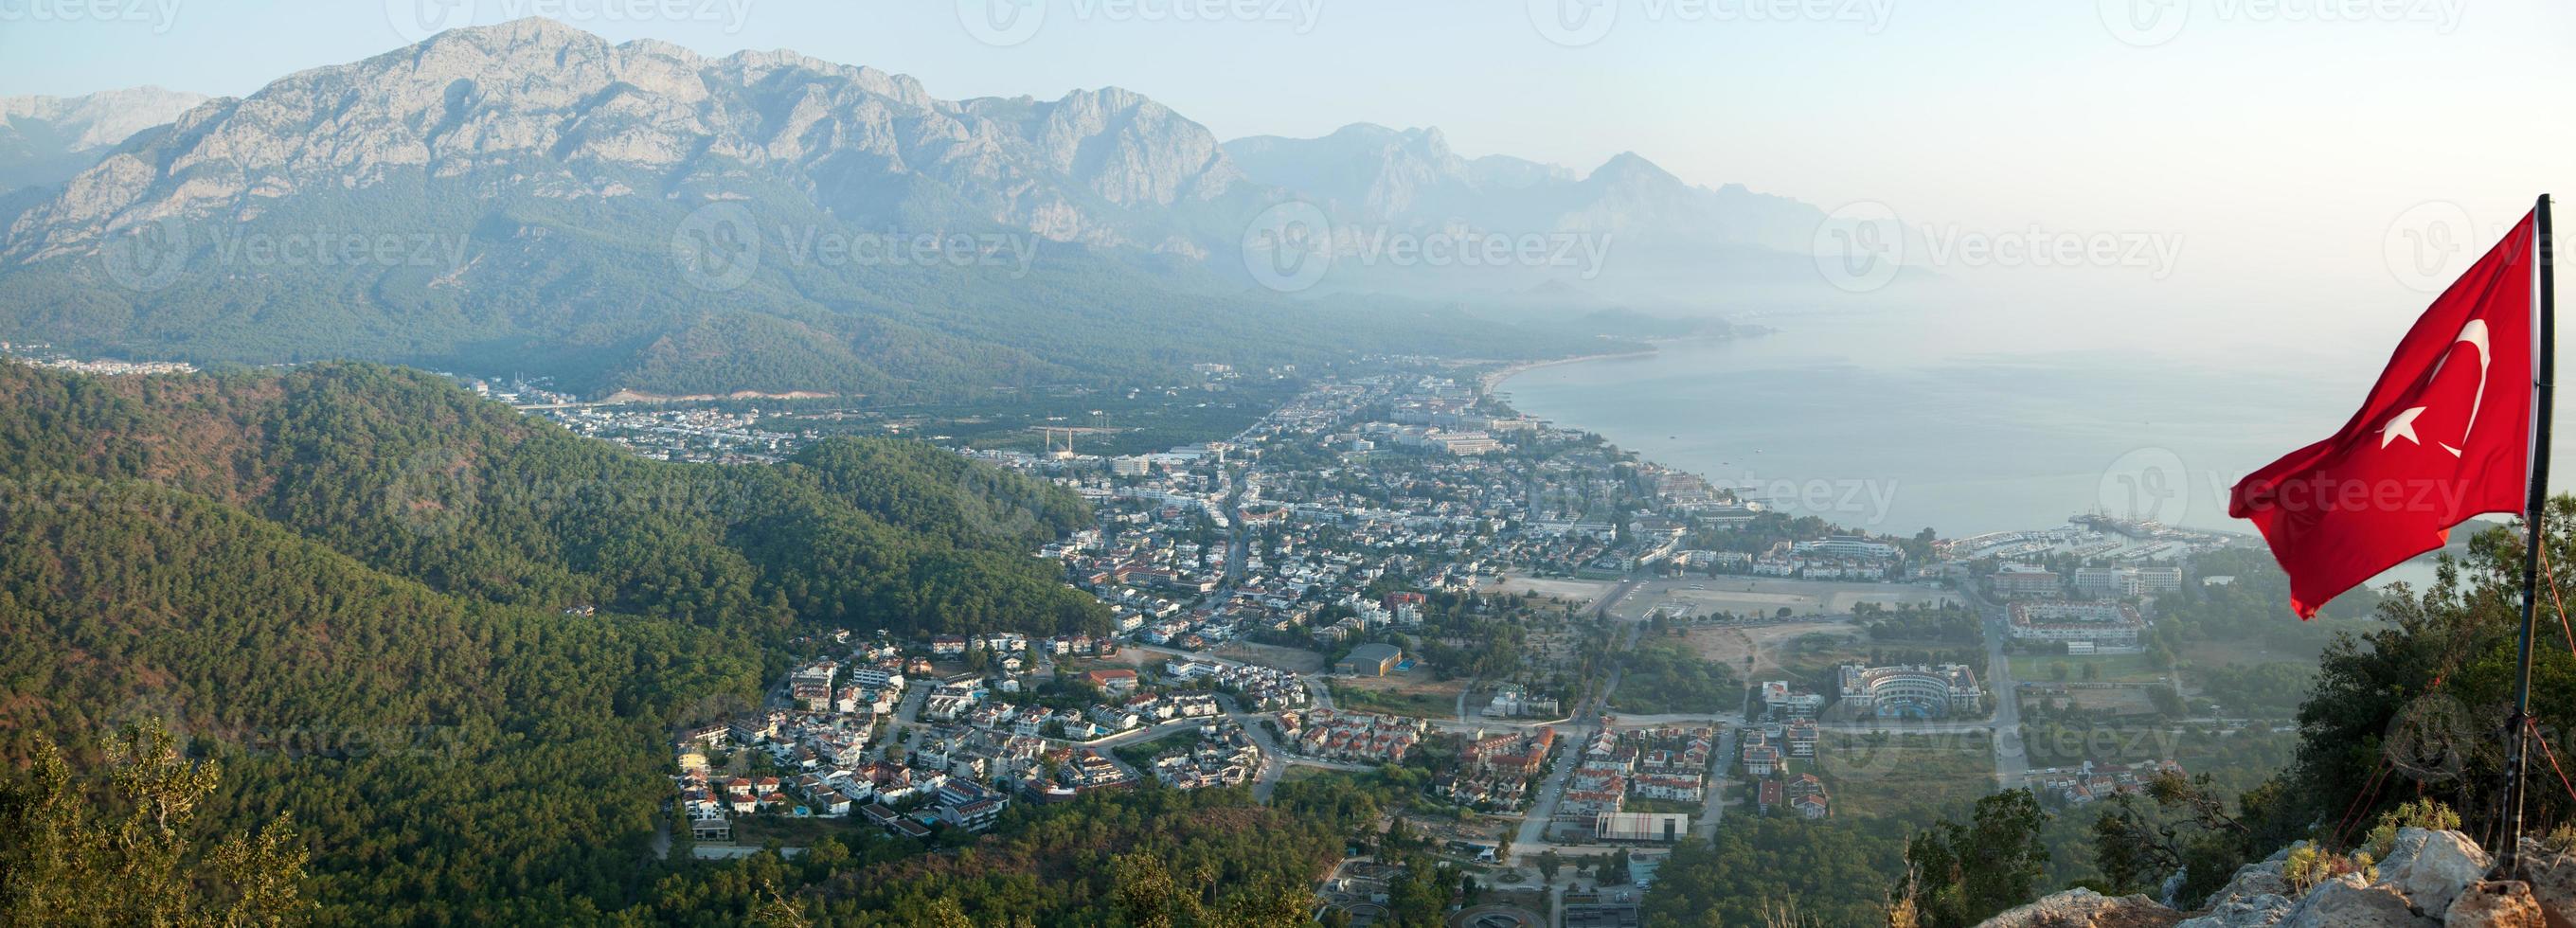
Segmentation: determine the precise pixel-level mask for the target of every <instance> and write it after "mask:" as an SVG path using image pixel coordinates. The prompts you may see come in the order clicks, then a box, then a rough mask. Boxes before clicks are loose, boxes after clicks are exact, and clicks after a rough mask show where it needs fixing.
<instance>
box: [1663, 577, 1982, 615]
mask: <svg viewBox="0 0 2576 928" xmlns="http://www.w3.org/2000/svg"><path fill="white" fill-rule="evenodd" d="M1944 601H1952V594H1951V593H1950V592H1949V591H1948V590H1941V589H1935V588H1932V587H1928V586H1915V585H1912V584H1903V583H1863V582H1856V581H1834V580H1788V579H1781V578H1776V577H1689V578H1683V579H1678V580H1657V581H1654V582H1651V583H1647V584H1645V585H1643V586H1640V587H1638V588H1637V591H1636V592H1634V593H1631V594H1629V595H1628V598H1627V599H1626V600H1623V601H1621V602H1620V603H1619V605H1618V606H1617V607H1616V608H1615V609H1614V610H1613V611H1614V612H1616V613H1618V614H1619V616H1620V617H1621V618H1630V619H1634V618H1640V617H1643V616H1644V615H1645V614H1646V613H1648V612H1652V611H1656V610H1662V611H1663V612H1664V613H1666V614H1668V615H1687V616H1704V615H1710V614H1713V613H1718V612H1731V613H1734V614H1737V615H1749V614H1755V613H1759V614H1763V615H1770V614H1773V613H1776V612H1778V611H1780V610H1781V609H1787V610H1789V612H1790V614H1792V615H1845V614H1849V613H1850V612H1851V610H1852V607H1854V606H1857V605H1859V604H1861V603H1877V604H1879V605H1882V606H1888V607H1894V606H1897V605H1900V604H1904V603H1920V604H1926V605H1929V604H1934V603H1940V602H1944Z"/></svg>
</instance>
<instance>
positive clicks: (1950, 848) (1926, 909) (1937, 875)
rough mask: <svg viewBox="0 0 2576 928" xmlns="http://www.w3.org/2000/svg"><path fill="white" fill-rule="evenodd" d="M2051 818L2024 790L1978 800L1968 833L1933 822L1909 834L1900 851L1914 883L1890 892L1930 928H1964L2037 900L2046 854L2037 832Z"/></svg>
mask: <svg viewBox="0 0 2576 928" xmlns="http://www.w3.org/2000/svg"><path fill="white" fill-rule="evenodd" d="M2047 819H2048V815H2047V813H2045V812H2042V811H2041V810H2040V808H2039V797H2037V796H2035V795H2032V794H2031V792H2030V791H2029V790H2019V789H2017V790H2007V791H2005V792H2000V793H1996V794H1994V795H1991V796H1987V797H1985V798H1983V799H1980V800H1977V808H1976V812H1975V814H1974V816H1973V817H1972V819H1971V820H1970V822H1969V823H1968V824H1966V825H1961V824H1959V823H1957V822H1951V821H1942V822H1936V823H1934V824H1933V825H1932V827H1930V828H1927V829H1924V830H1922V831H1918V832H1915V833H1914V838H1913V840H1912V841H1910V842H1909V843H1908V844H1907V846H1906V849H1905V862H1906V867H1907V870H1908V871H1909V873H1910V874H1912V877H1913V878H1912V879H1909V880H1907V881H1906V882H1905V883H1904V884H1901V885H1899V886H1898V887H1897V888H1896V890H1895V892H1894V899H1895V900H1897V901H1909V902H1911V903H1912V904H1913V906H1914V909H1915V911H1916V912H1917V917H1918V918H1920V919H1921V920H1922V924H1924V925H1926V926H1929V928H1966V926H1969V925H1974V924H1976V923H1978V922H1981V921H1984V920H1986V919H1987V918H1989V917H1991V916H1993V915H1994V914H1995V913H1998V912H2001V911H2003V910H2005V909H2008V908H2011V907H2013V906H2016V905H2020V904H2022V903H2025V902H2029V901H2030V900H2032V899H2034V898H2037V897H2038V889H2039V881H2040V877H2041V876H2042V875H2043V874H2045V873H2046V872H2047V868H2048V848H2047V846H2046V845H2043V844H2041V843H2040V836H2039V831H2040V826H2041V825H2042V824H2044V823H2046V821H2047Z"/></svg>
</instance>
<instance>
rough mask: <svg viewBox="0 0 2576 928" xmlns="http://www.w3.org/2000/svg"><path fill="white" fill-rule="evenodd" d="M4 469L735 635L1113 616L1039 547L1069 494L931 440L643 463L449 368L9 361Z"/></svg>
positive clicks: (475, 591)
mask: <svg viewBox="0 0 2576 928" xmlns="http://www.w3.org/2000/svg"><path fill="white" fill-rule="evenodd" d="M0 393H6V394H7V395H10V396H12V397H14V398H16V400H17V402H16V403H15V404H14V405H13V406H12V407H11V408H9V409H7V410H5V411H0V473H7V474H18V475H30V474H38V473H44V472H48V471H59V472H64V473H72V474H80V475H84V476H92V477H98V478H103V479H109V480H124V479H142V480H149V481H153V482H156V483H159V484H163V485H166V486H169V487H172V488H174V489H179V490H183V491H186V492H189V493H192V494H195V495H199V496H203V497H206V498H208V499H211V500H216V501H220V502H225V503H229V504H232V505H234V506H238V507H240V508H241V509H243V510H245V511H247V512H248V513H250V514H253V515H256V516H259V517H263V518H266V519H268V520H270V521H273V522H276V523H278V524H280V525H282V526H285V527H287V528H289V529H292V530H294V531H295V532H297V533H300V534H302V535H304V536H306V537H308V538H311V539H313V540H315V541H319V542H321V543H323V544H325V545H327V546H329V547H331V548H333V549H335V550H338V551H340V552H342V553H345V554H348V555H349V556H351V557H354V558H357V559H358V560H360V561H362V562H364V563H366V564H368V565H370V566H373V567H376V568H378V569H380V570H384V571H386V572H388V573H392V574H395V575H398V576H402V577H406V578H410V579H413V580H416V581H419V582H421V583H423V584H425V585H427V586H429V587H431V588H433V589H437V590H440V591H444V592H450V593H455V594H458V595H462V596H467V597H471V598H475V599H480V600H489V601H492V602H499V603H511V604H518V605H526V606H537V607H545V608H551V609H558V610H560V609H569V608H578V607H595V608H597V609H599V610H602V611H611V612H620V613H631V614H638V615H650V616H663V617H670V618H677V619H684V620H688V621H691V622H694V623H696V624H699V625H701V626H707V627H721V628H725V629H728V630H735V631H742V630H764V631H767V632H775V631H778V630H782V629H784V628H785V627H786V626H787V624H788V623H789V622H790V621H791V619H792V618H802V619H806V620H810V621H818V622H825V623H839V624H848V625H852V626H863V627H866V628H869V629H874V628H881V627H882V628H890V629H894V630H896V631H899V632H911V631H919V632H966V631H974V630H979V629H987V628H1013V629H1023V630H1027V631H1031V632H1041V631H1043V632H1052V631H1058V630H1073V629H1085V628H1088V629H1090V630H1093V631H1100V630H1104V629H1103V626H1102V625H1101V623H1103V622H1105V621H1106V614H1105V613H1104V612H1102V611H1101V609H1100V608H1099V606H1098V604H1097V603H1095V602H1094V601H1092V600H1091V599H1090V598H1089V597H1085V596H1081V595H1079V594H1077V593H1075V592H1074V591H1072V590H1070V589H1067V588H1065V587H1064V586H1063V585H1062V584H1061V583H1059V582H1058V578H1057V576H1056V575H1055V573H1054V571H1052V570H1050V569H1048V567H1047V566H1046V565H1043V564H1040V563H1037V562H1036V561H1034V560H1033V559H1031V558H1029V557H1028V556H1027V551H1028V550H1029V548H1030V547H1031V546H1033V545H1034V544H1035V543H1036V541H1037V540H1038V539H1039V538H1041V537H1045V536H1050V535H1052V534H1054V533H1055V532H1056V531H1057V530H1059V529H1061V528H1062V527H1065V526H1068V525H1070V524H1072V523H1073V522H1074V521H1077V520H1078V519H1079V518H1080V515H1079V513H1080V512H1081V504H1080V501H1079V500H1076V499H1074V498H1073V497H1072V496H1071V495H1070V494H1067V493H1065V492H1063V491H1061V490H1057V489H1054V488H1051V487H1048V486H1046V485H1043V484H1039V483H1035V482H1032V481H1027V480H1023V479H1021V478H1018V477H1015V476H1012V475H1009V474H1006V473H1002V472H1000V471H996V470H992V469H989V468H978V467H969V466H965V464H964V462H962V461H952V460H943V459H944V458H946V457H947V456H946V455H944V454H940V453H938V452H936V451H933V450H931V449H928V448H926V447H915V448H910V449H906V448H905V447H903V446H901V445H898V444H895V443H890V442H875V441H840V442H831V443H825V444H823V445H819V446H817V447H816V448H814V449H812V450H811V451H809V452H808V453H807V454H805V455H804V456H802V457H800V458H799V459H798V461H797V462H796V463H791V464H786V465H781V466H777V467H721V466H714V465H685V464H669V463H663V462H656V461H647V460H642V459H639V458H636V457H634V456H633V455H631V454H629V453H627V452H625V451H623V450H620V449H618V448H616V447H615V446H612V445H609V444H607V443H604V442H598V441H592V440H589V439H583V438H579V437H576V436H573V435H571V434H570V433H567V432H564V431H562V430H561V429H558V428H556V427H554V426H552V425H548V424H545V423H541V422H536V421H532V420H527V419H523V418H522V417H520V416H519V415H518V413H516V412H514V411H512V410H511V409H509V408H508V407H505V406H502V405H499V404H497V403H490V402H485V401H483V400H481V399H478V398H476V397H475V396H473V395H472V394H471V393H468V392H466V391H464V390H462V389H459V388H457V387H455V386H454V385H452V384H450V383H448V382H446V381H445V380H442V379H440V378H437V377H434V376H431V375H428V374H422V373H419V372H413V371H400V370H394V369H388V368H382V367H376V366H372V365H361V364H329V365H314V366H310V367H306V368H301V369H297V370H294V371H291V372H287V373H284V374H253V373H237V374H228V375H220V376H211V377H187V378H149V379H139V380H114V381H102V380H95V379H88V378H81V377H76V376H71V375H64V374H59V373H53V372H49V371H42V370H38V369H33V368H28V367H25V366H20V365H0Z"/></svg>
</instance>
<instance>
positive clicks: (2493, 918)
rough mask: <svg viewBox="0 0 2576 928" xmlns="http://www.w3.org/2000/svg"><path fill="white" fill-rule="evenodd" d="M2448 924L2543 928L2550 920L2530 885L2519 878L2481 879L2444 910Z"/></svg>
mask: <svg viewBox="0 0 2576 928" xmlns="http://www.w3.org/2000/svg"><path fill="white" fill-rule="evenodd" d="M2442 923H2443V924H2445V925H2487V926H2491V928H2542V926H2543V925H2546V924H2548V919H2546V918H2544V917H2543V916H2542V915H2541V914H2540V903H2539V902H2538V901H2536V900H2534V899H2533V898H2532V896H2531V884H2529V883H2524V882H2522V881H2520V880H2493V881H2488V880H2481V881H2479V882H2477V883H2475V884H2473V885H2471V886H2469V887H2468V888H2466V889H2463V890H2461V891H2460V894H2459V896H2458V897H2457V898H2454V899H2452V900H2451V907H2450V908H2448V909H2445V910H2443V913H2442Z"/></svg>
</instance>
